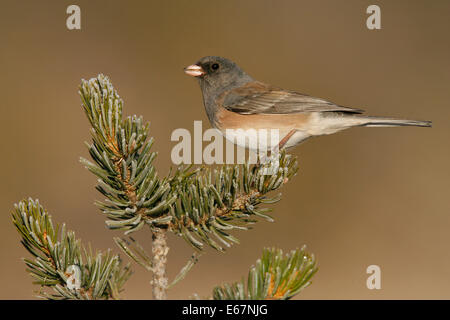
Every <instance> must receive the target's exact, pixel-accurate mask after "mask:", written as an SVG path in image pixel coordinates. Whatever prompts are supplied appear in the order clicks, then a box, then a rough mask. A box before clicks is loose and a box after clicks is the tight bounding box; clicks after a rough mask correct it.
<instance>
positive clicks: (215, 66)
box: [211, 63, 219, 70]
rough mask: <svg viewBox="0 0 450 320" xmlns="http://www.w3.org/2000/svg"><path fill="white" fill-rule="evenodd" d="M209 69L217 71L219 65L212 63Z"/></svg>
mask: <svg viewBox="0 0 450 320" xmlns="http://www.w3.org/2000/svg"><path fill="white" fill-rule="evenodd" d="M211 69H213V70H217V69H219V64H218V63H213V64H212V65H211Z"/></svg>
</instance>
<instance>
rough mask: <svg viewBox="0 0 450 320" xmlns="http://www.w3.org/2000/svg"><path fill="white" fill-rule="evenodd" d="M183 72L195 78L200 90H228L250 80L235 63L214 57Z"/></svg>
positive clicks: (207, 58) (201, 61)
mask: <svg viewBox="0 0 450 320" xmlns="http://www.w3.org/2000/svg"><path fill="white" fill-rule="evenodd" d="M184 72H185V73H186V74H188V75H190V76H193V77H196V78H197V79H198V81H199V83H200V86H201V87H202V89H206V88H209V89H216V90H217V89H229V88H230V87H234V86H240V85H242V84H244V83H246V82H249V81H251V80H252V78H251V77H250V76H249V75H247V74H246V73H245V72H244V71H243V70H242V69H241V68H239V66H238V65H237V64H236V63H234V62H233V61H231V60H229V59H226V58H222V57H216V56H207V57H203V58H201V59H200V60H198V61H197V62H196V63H195V64H193V65H190V66H188V67H186V68H184Z"/></svg>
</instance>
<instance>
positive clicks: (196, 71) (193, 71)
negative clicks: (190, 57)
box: [184, 64, 205, 77]
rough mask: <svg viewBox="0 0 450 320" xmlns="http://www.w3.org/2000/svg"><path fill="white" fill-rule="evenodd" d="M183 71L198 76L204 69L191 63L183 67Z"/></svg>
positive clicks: (202, 73) (203, 72)
mask: <svg viewBox="0 0 450 320" xmlns="http://www.w3.org/2000/svg"><path fill="white" fill-rule="evenodd" d="M184 72H185V73H186V74H188V75H190V76H193V77H200V76H202V75H204V74H205V71H204V70H203V68H202V67H200V66H198V65H196V64H193V65H190V66H188V67H186V68H184Z"/></svg>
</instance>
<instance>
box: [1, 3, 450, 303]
mask: <svg viewBox="0 0 450 320" xmlns="http://www.w3.org/2000/svg"><path fill="white" fill-rule="evenodd" d="M74 3H76V4H78V5H79V6H80V7H81V14H82V29H81V30H79V31H69V30H67V28H66V18H67V15H66V13H65V12H66V8H67V6H68V5H70V4H74ZM370 4H378V5H380V7H381V19H382V22H381V23H382V30H376V31H370V30H368V29H367V28H366V24H365V23H366V18H367V14H366V13H365V12H366V8H367V6H369V5H370ZM449 18H450V2H449V1H438V0H435V1H425V0H423V1H406V0H404V1H365V0H358V1H334V0H330V1H312V0H309V1H299V0H295V1H261V0H255V1H207V0H205V1H177V2H175V1H162V0H161V1H81V0H78V1H42V0H41V1H12V0H11V1H5V0H2V1H1V4H0V40H1V45H0V46H1V47H0V48H1V49H0V70H1V76H0V97H1V100H0V101H1V102H0V106H1V115H2V121H1V123H2V124H1V126H0V134H1V150H2V154H1V158H0V163H1V167H0V168H1V185H0V200H1V201H0V203H1V213H2V214H1V222H0V231H1V232H0V246H1V251H0V252H1V267H0V298H3V299H31V298H33V290H36V289H37V287H35V286H33V285H32V284H31V278H30V277H29V276H28V275H27V273H25V271H24V270H25V266H24V264H23V262H22V261H21V257H23V256H26V254H27V253H26V251H25V249H24V248H23V247H22V246H21V245H20V243H19V236H18V234H17V232H16V231H15V229H14V227H13V225H12V223H11V219H10V212H11V208H12V206H13V203H15V202H17V201H19V200H21V199H22V198H24V197H28V196H31V197H33V198H39V199H40V201H41V203H42V204H43V205H44V206H45V207H46V208H47V209H48V210H49V211H50V213H51V214H52V216H53V218H54V220H56V221H59V222H66V223H67V225H68V226H69V228H71V229H73V230H76V233H77V236H78V237H80V238H82V240H83V241H84V242H86V243H87V242H91V243H92V245H93V247H94V248H98V249H106V248H109V247H111V248H114V250H115V251H119V250H118V249H117V248H116V247H115V245H114V243H113V241H112V236H113V235H118V233H114V232H112V231H109V230H107V229H106V227H105V224H104V217H103V216H102V215H101V214H100V212H99V210H98V209H97V208H96V207H95V206H94V205H93V201H94V200H95V199H100V198H101V195H100V194H99V193H98V192H97V191H95V189H94V185H95V181H96V179H95V178H94V176H93V175H92V174H90V173H89V172H88V171H87V170H85V169H84V168H83V167H82V166H81V164H80V163H79V162H78V159H79V157H80V156H84V157H87V156H88V153H87V150H86V148H85V146H84V144H83V141H86V140H89V139H90V136H89V131H88V130H89V127H88V123H87V120H86V119H85V116H84V114H83V111H82V109H81V107H80V100H79V97H78V94H77V86H78V84H79V83H80V79H81V78H86V79H88V78H91V77H94V76H96V75H97V74H98V73H105V74H107V75H109V76H110V77H111V79H112V81H113V83H114V85H115V87H116V88H118V91H119V94H120V95H121V96H122V98H123V99H124V100H125V109H124V110H125V113H126V114H138V115H143V116H144V118H145V119H146V120H149V121H151V123H152V126H151V134H152V135H153V136H154V137H155V139H156V144H155V146H154V148H155V150H158V151H159V157H158V159H157V166H158V168H159V172H160V175H165V174H166V173H167V171H168V169H169V166H170V164H171V163H170V150H171V148H172V146H173V145H174V143H172V142H170V134H171V132H172V131H173V130H174V129H176V128H188V129H192V127H193V121H194V120H203V121H204V128H207V127H209V124H208V123H207V122H206V121H207V118H206V115H205V112H204V109H203V106H202V101H201V94H200V89H199V88H198V85H197V83H196V81H194V80H193V79H192V78H190V77H187V76H186V75H185V74H184V73H183V72H182V68H183V67H184V66H186V65H188V64H191V63H193V62H195V61H196V60H197V59H198V58H200V57H202V56H205V55H221V56H224V57H228V58H231V59H232V60H234V61H236V62H237V63H238V64H239V65H241V66H242V67H243V68H244V69H245V70H246V71H247V72H248V73H249V74H251V75H253V76H254V77H255V78H257V79H259V80H261V81H265V82H269V83H272V84H275V85H278V86H281V87H284V88H287V89H293V90H298V91H300V92H304V93H308V94H310V95H314V96H319V97H323V98H327V99H329V100H331V101H334V102H337V103H339V104H342V105H346V106H351V107H356V108H363V109H366V110H367V112H368V113H369V114H371V115H386V116H388V115H390V116H396V117H405V118H411V119H420V120H432V121H433V128H432V129H424V128H378V129H377V128H358V129H352V130H348V131H346V132H342V133H338V134H336V135H332V136H327V137H320V138H315V139H311V140H309V141H307V142H306V143H304V144H303V145H301V146H299V147H297V148H296V149H295V150H294V151H293V152H294V153H295V154H296V155H297V156H298V157H299V161H300V166H301V169H300V171H299V174H298V175H297V177H296V178H295V179H294V180H293V181H291V182H290V183H289V184H287V185H286V186H285V187H284V189H283V199H282V201H281V202H280V203H278V204H277V205H275V207H274V208H275V212H274V216H275V218H276V222H275V223H267V222H260V223H258V224H257V225H256V226H255V228H254V229H253V230H251V231H249V232H240V233H235V235H237V236H238V237H239V238H240V239H241V242H242V244H241V245H237V246H235V247H233V248H231V249H229V250H228V252H227V253H225V254H220V253H217V252H215V251H212V250H208V252H207V254H206V255H204V256H203V257H201V259H200V262H199V263H198V264H197V265H196V266H195V267H194V269H193V270H192V271H191V273H190V274H188V276H187V278H186V279H185V280H184V281H183V282H181V283H180V284H178V285H177V286H176V287H175V288H174V289H172V290H171V291H170V292H169V298H171V299H182V298H188V297H189V296H190V295H191V294H193V293H198V294H199V295H200V296H207V295H209V294H210V293H211V290H212V288H213V287H214V286H215V285H217V284H219V283H221V282H225V281H234V280H238V279H240V278H241V276H243V275H246V273H247V270H248V268H249V267H250V266H251V265H252V264H253V263H254V262H255V260H256V259H257V258H258V257H259V255H260V253H261V249H262V248H263V247H265V246H278V247H281V248H283V249H285V250H289V249H291V248H295V247H298V246H301V245H302V244H306V245H307V246H308V249H309V250H310V251H311V252H313V253H315V254H316V256H317V258H318V261H319V267H320V269H319V272H318V273H317V274H316V276H315V277H314V281H313V284H312V285H311V286H310V287H309V288H307V289H306V290H305V291H304V292H303V293H302V294H301V295H299V296H298V298H300V299H336V298H338V299H381V298H384V299H393V298H402V299H410V298H413V299H417V298H425V299H428V298H437V299H441V298H445V299H448V298H450V232H449V230H450V210H449V209H450V197H449V196H450V195H449V191H450V168H449V165H450V161H449V160H450V147H449V137H450V125H449V121H450V105H449V101H450V90H449V84H450V72H449V71H450V60H449V56H450V42H449V41H448V32H449V31H450V19H449ZM138 238H139V239H140V240H142V241H143V242H145V243H146V245H147V248H150V237H149V236H148V235H147V234H145V233H143V232H141V234H140V235H139V236H138ZM169 240H170V245H171V251H170V255H169V266H168V270H169V275H170V276H171V277H173V276H174V275H175V274H176V273H177V272H178V270H179V268H181V266H182V265H183V264H184V263H185V261H186V259H187V258H188V257H189V256H190V254H191V248H190V247H189V246H188V245H187V244H186V243H185V242H184V241H183V240H182V239H181V238H177V237H175V236H171V237H170V239H169ZM371 264H376V265H379V266H380V267H381V271H382V280H381V281H382V283H381V285H382V289H381V290H368V289H367V288H366V279H367V277H368V275H367V274H366V268H367V266H369V265H371ZM134 270H135V271H136V273H135V274H134V275H133V277H132V278H131V279H130V281H129V282H128V283H127V285H126V287H125V289H126V290H125V292H124V293H123V297H124V298H125V299H149V298H151V290H150V286H149V279H150V274H148V273H146V272H144V271H143V270H142V269H141V268H140V267H139V266H136V265H134Z"/></svg>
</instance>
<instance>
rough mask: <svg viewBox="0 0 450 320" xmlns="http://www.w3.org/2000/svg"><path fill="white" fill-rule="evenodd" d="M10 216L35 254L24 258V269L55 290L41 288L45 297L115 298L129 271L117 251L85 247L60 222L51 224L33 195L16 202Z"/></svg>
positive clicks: (39, 281) (36, 282)
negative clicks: (32, 197)
mask: <svg viewBox="0 0 450 320" xmlns="http://www.w3.org/2000/svg"><path fill="white" fill-rule="evenodd" d="M14 207H15V210H14V211H13V213H12V220H13V223H14V225H15V226H16V228H17V231H18V232H19V233H20V235H21V236H22V241H21V242H22V244H23V245H24V247H25V248H26V249H27V250H28V251H29V252H30V253H31V254H32V255H33V256H34V258H35V259H34V260H30V259H24V261H25V264H26V265H27V267H28V268H27V271H28V272H29V273H30V274H31V276H32V277H33V278H34V279H35V281H34V283H35V284H39V285H41V287H48V288H52V289H53V291H54V293H48V292H40V296H41V297H44V298H47V299H118V297H119V292H120V291H121V289H122V287H123V285H124V284H125V282H126V281H127V280H128V278H129V277H130V275H131V271H130V269H129V266H128V265H127V266H125V267H123V266H122V262H121V260H120V258H119V256H118V255H113V254H112V253H111V251H110V250H108V251H107V252H106V253H102V252H96V253H95V254H94V253H92V250H91V249H90V248H89V249H86V248H85V247H83V246H82V245H81V241H80V240H78V239H76V238H75V233H74V232H73V231H66V227H65V225H64V224H63V225H62V227H61V228H60V227H59V225H56V226H55V225H54V224H53V222H52V220H51V217H50V215H49V214H48V213H47V211H46V210H45V209H44V208H43V207H42V206H41V205H40V204H39V201H38V200H36V201H33V200H32V199H28V200H22V201H21V202H19V203H18V204H16V205H15V206H14Z"/></svg>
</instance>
